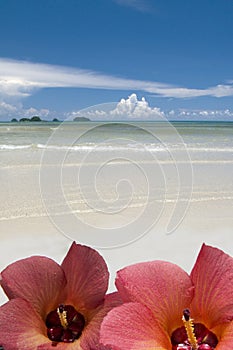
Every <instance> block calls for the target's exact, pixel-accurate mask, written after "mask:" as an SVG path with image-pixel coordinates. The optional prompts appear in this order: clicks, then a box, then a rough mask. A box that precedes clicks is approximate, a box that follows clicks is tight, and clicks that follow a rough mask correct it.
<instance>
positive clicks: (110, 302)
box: [0, 243, 120, 350]
mask: <svg viewBox="0 0 233 350" xmlns="http://www.w3.org/2000/svg"><path fill="white" fill-rule="evenodd" d="M108 279H109V273H108V269H107V266H106V264H105V262H104V260H103V258H102V257H101V256H100V255H99V254H98V253H97V252H96V251H95V250H93V249H91V248H88V247H85V246H81V245H78V244H76V243H73V244H72V246H71V248H70V250H69V251H68V253H67V255H66V257H65V259H64V260H63V262H62V264H61V266H60V265H58V264H57V263H56V262H55V261H53V260H51V259H49V258H46V257H40V256H35V257H30V258H27V259H23V260H19V261H17V262H15V263H13V264H11V265H9V266H8V267H7V268H6V269H5V270H4V271H3V272H2V273H1V285H2V287H3V289H4V291H5V293H6V294H7V296H8V298H9V299H10V300H9V301H8V302H7V303H6V304H4V305H3V306H1V307H0V345H1V346H3V347H4V349H5V350H36V349H37V350H49V349H54V346H56V349H67V350H72V349H76V350H97V349H100V348H101V347H100V346H99V345H98V340H99V329H100V324H101V322H102V319H103V317H104V316H105V315H106V313H107V312H108V311H109V310H110V309H111V308H112V307H114V306H116V305H119V303H120V302H119V299H120V298H119V296H118V295H117V293H113V294H110V295H107V296H105V293H106V291H107V288H108Z"/></svg>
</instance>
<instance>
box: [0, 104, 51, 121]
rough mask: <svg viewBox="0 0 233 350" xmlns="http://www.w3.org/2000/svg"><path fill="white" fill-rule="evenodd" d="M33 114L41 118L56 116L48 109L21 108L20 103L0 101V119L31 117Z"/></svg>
mask: <svg viewBox="0 0 233 350" xmlns="http://www.w3.org/2000/svg"><path fill="white" fill-rule="evenodd" d="M34 115H39V116H40V117H41V118H42V119H53V118H55V117H56V116H57V114H56V113H55V112H53V111H49V110H48V109H45V108H42V109H37V108H34V107H30V108H23V105H22V104H21V103H17V104H10V103H6V102H3V101H2V102H1V101H0V119H1V120H10V119H12V118H17V119H20V118H23V117H26V118H31V117H33V116H34Z"/></svg>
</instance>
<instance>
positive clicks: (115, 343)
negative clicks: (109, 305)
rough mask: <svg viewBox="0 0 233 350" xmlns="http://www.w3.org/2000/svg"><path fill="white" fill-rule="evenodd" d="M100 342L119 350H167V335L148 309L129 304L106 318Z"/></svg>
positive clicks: (111, 312) (116, 309) (168, 344)
mask: <svg viewBox="0 0 233 350" xmlns="http://www.w3.org/2000/svg"><path fill="white" fill-rule="evenodd" d="M100 342H101V343H103V345H108V346H110V347H113V349H114V350H115V349H117V350H118V349H119V350H167V349H170V348H171V342H170V339H169V337H168V334H167V333H166V332H165V331H164V330H162V328H161V327H160V326H159V325H158V323H157V321H156V319H155V318H154V315H153V314H152V312H150V310H149V309H148V308H146V307H145V306H143V305H141V304H139V303H126V304H123V305H122V306H119V307H116V308H114V309H113V310H112V311H110V312H109V313H108V315H107V316H106V317H105V318H104V321H103V323H102V326H101V330H100Z"/></svg>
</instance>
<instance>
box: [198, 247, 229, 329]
mask: <svg viewBox="0 0 233 350" xmlns="http://www.w3.org/2000/svg"><path fill="white" fill-rule="evenodd" d="M191 279H192V281H193V284H194V285H195V296H194V299H193V302H192V304H191V309H192V313H193V317H195V318H197V319H200V320H202V322H204V323H205V324H206V325H207V326H208V328H212V327H215V326H217V325H218V324H220V323H223V322H229V321H231V320H233V293H232V291H233V289H232V283H233V258H232V257H230V256H229V255H227V254H225V253H224V252H222V251H221V250H219V249H217V248H213V247H210V246H206V245H203V246H202V248H201V251H200V253H199V256H198V258H197V261H196V263H195V265H194V267H193V270H192V273H191Z"/></svg>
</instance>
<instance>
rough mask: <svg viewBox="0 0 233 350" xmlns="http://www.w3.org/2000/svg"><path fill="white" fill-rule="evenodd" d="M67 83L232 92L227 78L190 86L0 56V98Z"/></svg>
mask: <svg viewBox="0 0 233 350" xmlns="http://www.w3.org/2000/svg"><path fill="white" fill-rule="evenodd" d="M66 87H73V88H75V87H76V88H89V89H109V90H128V91H129V90H133V91H145V92H148V93H150V94H155V95H156V96H161V97H173V98H193V97H200V96H214V97H224V96H233V85H232V84H231V83H230V82H228V84H222V85H217V86H213V87H209V88H206V89H189V88H185V87H179V86H172V85H169V84H163V83H160V82H153V81H143V80H133V79H126V78H120V77H116V76H110V75H105V74H101V73H99V72H95V71H91V70H84V69H77V68H70V67H63V66H56V65H49V64H42V63H31V62H27V61H17V60H10V59H5V58H4V59H3V58H2V59H1V58H0V97H1V99H0V100H4V101H6V99H7V98H13V97H15V98H22V97H27V96H30V95H31V94H32V93H33V92H34V91H35V90H37V89H43V88H66Z"/></svg>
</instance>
